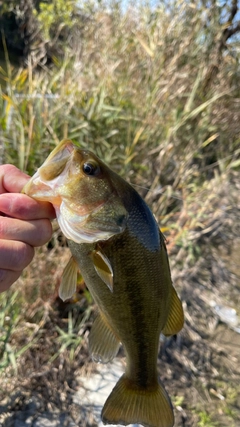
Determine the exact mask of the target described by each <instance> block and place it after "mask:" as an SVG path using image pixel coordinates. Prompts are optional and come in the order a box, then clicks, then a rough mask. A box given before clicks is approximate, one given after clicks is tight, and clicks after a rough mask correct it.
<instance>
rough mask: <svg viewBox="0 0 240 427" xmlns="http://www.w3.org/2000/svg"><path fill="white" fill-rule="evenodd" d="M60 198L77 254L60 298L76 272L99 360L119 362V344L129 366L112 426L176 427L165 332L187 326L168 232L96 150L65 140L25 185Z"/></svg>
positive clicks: (62, 221)
mask: <svg viewBox="0 0 240 427" xmlns="http://www.w3.org/2000/svg"><path fill="white" fill-rule="evenodd" d="M23 191H24V192H25V193H26V194H28V195H29V196H31V197H33V198H35V199H37V200H43V201H49V202H51V203H52V204H53V206H54V208H55V210H56V215H57V219H58V222H59V225H60V227H61V229H62V231H63V233H64V234H65V236H66V237H67V239H68V244H69V248H70V250H71V253H72V258H71V260H70V261H69V263H68V265H67V267H66V269H65V272H64V273H63V278H62V282H61V285H60V290H59V293H60V296H61V298H62V299H67V298H69V297H71V296H72V295H73V293H74V292H75V289H76V282H77V271H78V269H79V268H80V271H81V274H82V276H83V278H84V280H85V283H86V285H87V286H88V289H89V291H90V292H91V294H92V296H93V299H94V300H95V302H96V303H97V305H98V308H99V314H98V317H97V318H96V319H95V322H94V323H93V326H92V329H91V332H90V334H89V348H90V352H91V354H92V357H93V359H94V360H95V361H98V362H103V363H106V362H108V361H110V360H112V359H113V358H114V357H115V356H116V354H117V352H118V350H119V345H120V343H122V344H123V347H124V350H125V353H126V370H125V373H124V375H123V376H122V377H121V378H120V379H119V381H118V382H117V384H116V386H115V387H114V388H113V390H112V392H111V394H110V395H109V397H108V398H107V400H106V402H105V405H104V407H103V410H102V414H101V416H102V420H103V422H104V423H105V424H123V425H127V424H131V423H140V424H142V425H144V426H151V427H172V426H173V425H174V416H173V410H172V405H171V401H170V399H169V397H168V394H167V392H166V391H165V388H164V386H163V384H162V382H161V380H160V379H159V377H158V372H157V357H158V348H159V336H160V333H161V332H162V333H163V334H164V335H166V336H168V335H172V334H176V333H177V332H179V331H180V330H181V328H182V326H183V321H184V320H183V319H184V318H183V310H182V304H181V301H180V299H179V297H178V296H177V293H176V291H175V289H174V287H173V285H172V280H171V274H170V268H169V262H168V256H167V250H166V246H165V242H164V237H163V235H162V233H161V232H160V230H159V227H158V224H157V222H156V220H155V219H154V216H153V214H152V213H151V211H150V209H149V208H148V206H147V205H146V203H145V202H144V200H143V199H142V198H141V197H140V195H139V194H138V193H137V192H136V191H135V190H134V189H133V187H132V186H131V185H129V184H128V183H127V182H126V181H125V180H124V179H122V178H121V177H120V176H119V175H117V174H116V173H114V172H113V171H112V170H111V169H109V168H108V167H107V166H106V165H105V164H104V163H103V162H102V161H101V160H100V159H98V158H97V157H96V156H95V155H94V154H93V153H91V152H90V151H87V150H83V149H80V148H78V147H77V146H75V145H74V144H73V143H72V142H71V141H69V140H64V141H62V142H61V143H60V145H59V146H57V147H56V148H55V149H54V150H53V152H52V153H51V154H50V156H49V157H48V158H47V160H46V161H45V162H44V163H43V165H42V166H41V167H40V168H39V169H38V171H37V172H36V174H35V175H34V176H33V177H32V178H31V180H30V181H29V182H28V184H27V185H26V186H25V187H24V190H23Z"/></svg>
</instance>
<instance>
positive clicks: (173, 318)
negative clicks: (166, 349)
mask: <svg viewBox="0 0 240 427" xmlns="http://www.w3.org/2000/svg"><path fill="white" fill-rule="evenodd" d="M183 324H184V314H183V308H182V303H181V300H180V299H179V297H178V295H177V292H176V291H175V289H174V287H172V295H171V302H170V307H169V313H168V318H167V321H166V324H165V326H164V328H163V330H162V333H163V334H164V335H165V336H166V337H167V336H169V335H175V334H177V333H178V332H179V331H181V329H182V327H183Z"/></svg>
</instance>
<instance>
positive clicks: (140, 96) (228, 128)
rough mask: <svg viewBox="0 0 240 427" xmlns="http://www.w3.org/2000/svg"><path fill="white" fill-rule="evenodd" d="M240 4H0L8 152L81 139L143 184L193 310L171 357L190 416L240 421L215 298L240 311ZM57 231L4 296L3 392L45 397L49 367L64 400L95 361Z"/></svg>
mask: <svg viewBox="0 0 240 427" xmlns="http://www.w3.org/2000/svg"><path fill="white" fill-rule="evenodd" d="M239 9H240V5H239V2H238V1H236V0H231V1H221V2H216V1H215V0H210V1H204V0H200V1H198V2H193V1H182V0H169V1H158V2H157V1H154V2H147V1H146V2H144V1H135V2H131V1H127V0H126V1H123V0H122V1H121V0H120V1H106V2H104V1H100V0H99V1H98V2H97V1H76V0H49V1H41V0H9V1H8V2H5V1H3V0H0V28H1V41H0V61H1V62H0V64H1V67H0V84H1V89H0V90H1V93H0V95H1V96H0V160H1V162H2V163H6V162H9V163H13V164H15V165H16V166H18V167H19V168H20V169H22V170H24V171H27V172H28V173H29V174H30V175H31V174H32V173H33V172H34V171H35V170H36V168H37V167H38V166H39V165H41V164H42V162H43V161H44V160H45V158H46V156H47V155H48V154H49V152H50V151H51V150H52V149H53V148H54V146H55V145H56V144H57V143H58V142H59V141H60V140H61V139H63V138H69V139H72V140H73V141H74V142H76V143H78V144H79V145H81V146H82V147H86V148H88V149H90V150H92V151H94V152H95V153H96V154H97V155H98V156H99V157H101V158H102V159H103V160H105V161H106V162H107V163H108V164H109V165H110V166H111V167H112V168H113V169H114V170H115V171H117V172H118V173H119V174H121V175H122V176H123V177H124V178H125V179H126V180H128V181H129V182H131V183H132V184H133V185H134V186H135V188H136V189H137V190H138V191H139V192H140V194H141V195H142V196H143V197H144V198H145V199H146V201H147V202H148V204H149V205H150V207H151V208H152V210H153V212H154V214H155V215H156V217H157V219H158V221H159V224H160V226H161V228H162V230H163V232H164V233H165V235H166V237H167V239H168V250H169V253H170V262H171V265H172V272H173V279H174V283H175V284H176V286H177V290H178V292H179V293H180V295H181V297H182V300H183V301H184V306H185V313H186V326H185V329H184V331H183V334H182V349H181V350H180V349H179V348H178V347H177V345H176V344H174V343H173V342H171V346H172V347H171V354H172V356H171V362H170V361H169V359H168V357H166V355H165V356H164V355H163V357H162V359H164V363H165V365H163V366H166V364H167V365H168V368H169V369H168V372H169V373H168V374H166V377H167V378H166V380H168V381H169V384H167V388H168V390H170V392H171V396H172V397H174V396H175V403H176V405H177V406H178V407H179V408H181V410H180V409H179V410H178V411H177V413H176V419H177V424H176V425H179V426H180V425H184V426H197V425H198V426H205V425H207V426H209V427H210V426H211V425H214V426H218V425H219V426H221V425H222V426H226V425H228V426H237V425H239V422H240V398H239V392H240V389H239V384H240V382H239V374H237V371H238V369H237V363H240V360H239V358H237V359H236V357H237V356H235V353H234V350H233V349H231V352H230V353H231V354H232V355H233V357H235V359H234V360H235V362H236V369H235V368H233V366H234V362H233V361H232V362H231V369H230V367H229V366H228V363H227V361H228V358H229V357H228V356H229V351H230V350H229V348H228V347H226V345H225V344H223V343H219V342H218V345H216V343H215V341H214V340H215V338H216V336H217V332H216V331H217V328H218V321H219V317H216V316H217V315H216V310H215V311H214V307H215V305H216V304H218V306H221V307H227V308H228V307H230V308H232V309H235V310H236V315H238V314H239V315H240V312H239V302H240V296H239V295H240V284H239V275H240V269H239V257H240V241H239V235H240V234H239V231H240V226H239V219H240V214H239V208H240V197H239V189H240V180H239V171H240V83H239V82H240V65H239V61H240V44H239V32H240V11H239ZM55 229H56V231H55V232H54V235H53V239H52V241H51V242H50V243H49V245H48V246H47V247H46V248H41V249H39V250H38V251H37V254H36V257H35V260H34V261H33V263H32V265H31V266H30V267H29V268H28V269H26V271H25V272H24V274H23V276H22V278H21V279H19V281H18V282H17V284H16V285H15V286H14V287H13V290H12V292H9V293H5V294H3V295H1V297H0V298H1V299H0V303H1V304H2V314H1V317H0V355H1V357H2V358H1V361H0V371H1V376H2V379H3V380H2V381H1V382H2V384H3V385H1V386H0V397H1V396H2V398H5V397H6V392H7V393H8V395H11V393H12V391H13V389H14V388H16V387H18V386H19V387H20V385H19V384H21V381H22V379H23V378H24V381H25V382H24V384H25V386H24V387H25V389H28V390H31V392H32V390H35V391H36V390H37V389H36V384H35V383H34V381H36V375H37V374H36V373H38V374H39V372H42V371H43V370H44V369H45V370H46V369H47V370H48V374H46V375H44V376H41V375H38V377H37V378H38V380H37V382H38V386H39V381H40V380H39V378H41V381H42V387H43V389H44V390H45V391H44V393H45V394H44V393H43V395H44V396H45V397H46V401H48V400H49V399H50V400H51V399H52V401H53V402H57V405H60V404H61V405H63V406H64V404H63V402H62V401H61V402H60V400H61V399H60V398H59V396H58V386H56V387H55V391H53V390H52V391H51V392H50V391H49V384H50V383H51V384H53V383H54V382H56V383H57V381H61V380H62V381H63V377H64V378H69V380H68V379H65V380H64V381H67V382H68V386H70V384H72V383H73V382H74V379H73V378H74V375H75V374H74V372H75V371H76V367H77V366H80V365H83V364H86V360H87V358H88V356H87V354H88V353H87V350H86V349H85V347H86V346H85V340H84V337H85V335H86V336H87V332H88V330H89V327H90V325H91V319H92V313H93V312H94V310H95V307H94V305H93V304H92V301H91V297H90V295H89V294H88V291H87V289H86V288H85V286H84V283H83V282H82V280H81V277H79V287H78V293H77V295H76V296H75V297H74V298H75V299H73V300H72V301H70V302H68V303H67V304H63V303H61V301H59V299H58V297H57V289H58V286H59V281H60V278H61V274H62V269H60V268H59V265H60V264H61V265H63V264H64V262H65V260H67V258H68V249H67V247H66V244H65V240H64V238H63V237H62V236H61V234H60V232H59V231H58V230H57V228H56V227H55ZM211 301H213V302H212V303H211V304H210V302H211ZM214 304H215V305H214ZM216 319H217V320H216ZM83 320H84V322H85V323H84V325H85V326H83ZM224 324H225V327H226V328H227V331H228V332H229V331H230V329H229V324H228V323H227V325H226V322H225V323H224ZM214 325H215V326H214ZM230 326H231V325H230ZM235 326H236V325H235ZM19 331H24V334H22V333H20V332H19ZM229 333H230V332H229ZM231 333H234V334H235V335H234V336H233V338H231V340H233V341H234V340H237V339H238V338H236V337H237V332H236V331H235V332H231ZM49 342H51V346H49ZM212 343H215V344H212ZM211 345H212V347H211ZM239 345H240V342H239V341H238V346H239ZM209 348H210V350H209ZM235 350H236V348H235ZM237 350H238V354H239V347H237ZM208 352H209V353H208ZM221 352H222V353H221ZM40 354H41V356H40ZM207 354H208V356H207ZM221 355H222V356H221ZM59 360H60V362H61V364H62V368H61V369H62V371H61V373H60V374H59V377H58V379H57V375H56V374H53V372H55V373H56V372H58V373H59ZM159 363H162V362H159ZM23 366H25V367H26V366H27V367H28V373H29V378H31V379H30V380H29V382H27V380H26V374H25V371H24V369H23ZM46 366H47V367H48V368H46ZM63 366H64V369H63ZM176 366H177V367H178V368H179V370H180V368H181V370H180V371H181V372H182V373H181V374H180V373H179V376H178V375H176V369H177V367H176ZM53 367H54V369H55V371H54V369H53ZM180 371H179V372H180ZM44 372H45V371H44ZM174 372H175V373H174ZM216 372H217V373H216ZM16 373H17V375H16ZM63 373H64V375H65V376H64V375H63ZM48 375H49V377H48ZM184 376H185V377H184ZM183 377H184V378H185V380H183ZM49 378H50V379H51V381H50V379H49ZM44 381H48V382H47V383H45V382H44ZM49 381H50V382H49ZM184 381H185V383H184ZM46 384H47V385H48V388H46ZM184 384H185V386H184ZM186 384H188V386H187V387H186ZM22 388H23V385H22V384H21V390H22ZM46 389H47V390H48V391H46ZM187 389H188V392H187ZM196 390H197V392H196V393H195V391H196ZM209 390H212V391H209ZM194 393H195V394H194ZM199 396H201V398H200V399H199ZM219 396H222V397H223V398H221V397H219ZM54 399H55V400H54ZM59 399H60V400H59ZM214 399H215V400H214ZM199 400H200V404H199ZM59 402H60V403H59ZM199 405H200V406H199ZM181 411H182V412H181ZM183 414H185V415H183ZM184 417H185V418H184ZM183 419H185V421H181V420H183ZM184 423H185V424H184Z"/></svg>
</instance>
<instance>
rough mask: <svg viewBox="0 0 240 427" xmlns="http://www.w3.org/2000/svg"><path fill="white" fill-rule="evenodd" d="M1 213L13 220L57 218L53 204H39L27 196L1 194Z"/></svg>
mask: <svg viewBox="0 0 240 427" xmlns="http://www.w3.org/2000/svg"><path fill="white" fill-rule="evenodd" d="M0 212H2V213H4V214H6V215H7V216H10V217H12V218H18V219H25V220H33V219H42V218H49V219H53V218H55V216H56V214H55V210H54V208H53V206H52V205H51V203H48V202H38V201H37V200H34V199H32V198H31V197H29V196H27V195H26V194H19V193H5V194H0Z"/></svg>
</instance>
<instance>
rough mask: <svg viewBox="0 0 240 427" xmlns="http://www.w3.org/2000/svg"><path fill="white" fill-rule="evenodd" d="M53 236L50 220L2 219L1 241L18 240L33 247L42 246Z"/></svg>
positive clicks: (0, 219)
mask: <svg viewBox="0 0 240 427" xmlns="http://www.w3.org/2000/svg"><path fill="white" fill-rule="evenodd" d="M51 236H52V225H51V223H50V221H49V220H48V219H38V220H34V221H22V220H20V219H15V218H7V217H0V239H5V240H18V241H21V242H24V243H27V244H28V245H31V246H42V245H44V244H45V243H47V242H48V241H49V240H50V239H51Z"/></svg>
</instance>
